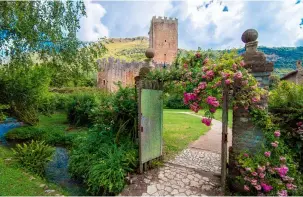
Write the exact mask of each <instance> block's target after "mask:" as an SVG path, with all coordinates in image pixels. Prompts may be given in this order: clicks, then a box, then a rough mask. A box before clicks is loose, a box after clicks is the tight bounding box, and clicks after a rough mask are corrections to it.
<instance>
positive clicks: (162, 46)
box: [148, 16, 178, 65]
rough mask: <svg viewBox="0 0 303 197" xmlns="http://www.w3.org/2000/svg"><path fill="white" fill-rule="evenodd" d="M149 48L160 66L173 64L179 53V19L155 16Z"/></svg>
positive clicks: (150, 33) (151, 27)
mask: <svg viewBox="0 0 303 197" xmlns="http://www.w3.org/2000/svg"><path fill="white" fill-rule="evenodd" d="M148 34H149V48H153V49H154V52H155V56H154V58H153V60H154V61H155V62H157V63H158V64H164V63H165V64H166V65H167V64H171V63H172V62H173V61H174V59H175V57H176V56H177V52H178V19H173V18H167V17H164V18H162V17H156V16H154V17H153V18H152V20H151V25H150V30H149V33H148Z"/></svg>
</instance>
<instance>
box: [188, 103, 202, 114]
mask: <svg viewBox="0 0 303 197" xmlns="http://www.w3.org/2000/svg"><path fill="white" fill-rule="evenodd" d="M190 109H191V110H192V111H194V112H196V113H198V111H199V110H200V106H199V104H198V103H196V102H194V103H193V104H190Z"/></svg>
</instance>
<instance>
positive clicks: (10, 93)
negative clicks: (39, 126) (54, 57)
mask: <svg viewBox="0 0 303 197" xmlns="http://www.w3.org/2000/svg"><path fill="white" fill-rule="evenodd" d="M49 83H50V74H49V72H48V69H46V68H44V67H39V66H33V67H30V68H24V67H20V68H19V67H18V68H14V69H13V68H12V69H9V68H2V69H1V70H0V95H1V97H0V103H1V104H6V105H9V106H10V109H9V112H10V115H12V116H15V117H16V118H17V119H19V120H20V121H23V122H25V123H28V124H31V125H34V124H36V123H37V122H38V110H39V108H41V107H42V106H43V103H44V102H45V100H46V98H47V97H48V96H49V92H48V87H49Z"/></svg>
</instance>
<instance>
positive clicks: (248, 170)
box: [236, 109, 303, 196]
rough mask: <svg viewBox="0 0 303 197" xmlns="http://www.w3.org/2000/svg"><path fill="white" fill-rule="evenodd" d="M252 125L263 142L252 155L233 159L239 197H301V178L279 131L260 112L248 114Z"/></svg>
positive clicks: (265, 113) (267, 117)
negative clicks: (258, 129)
mask: <svg viewBox="0 0 303 197" xmlns="http://www.w3.org/2000/svg"><path fill="white" fill-rule="evenodd" d="M250 113H251V115H252V118H253V121H254V124H255V125H256V126H258V127H259V128H262V130H263V134H264V138H265V141H264V142H263V144H262V146H260V148H259V150H256V151H254V152H253V153H249V152H243V153H242V154H240V155H239V156H238V158H237V161H238V162H237V163H236V165H237V168H238V171H239V173H240V175H239V176H238V177H237V181H239V182H238V185H240V186H242V187H243V188H242V189H243V193H242V195H249V196H253V195H260V196H288V195H302V192H303V191H302V189H301V188H302V178H301V177H302V175H301V174H300V172H299V171H298V165H297V164H296V163H295V162H294V161H293V158H292V154H291V152H290V151H289V149H288V148H287V146H286V144H285V143H284V141H283V139H282V138H283V136H282V134H281V131H280V130H279V129H278V128H277V127H276V125H275V124H274V123H273V122H272V121H271V119H270V116H269V115H268V114H267V112H265V111H264V110H260V109H255V110H253V111H251V112H250Z"/></svg>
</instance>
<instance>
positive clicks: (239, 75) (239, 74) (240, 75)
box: [234, 71, 243, 79]
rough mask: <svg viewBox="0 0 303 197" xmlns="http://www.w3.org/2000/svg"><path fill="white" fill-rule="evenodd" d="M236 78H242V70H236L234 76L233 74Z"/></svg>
mask: <svg viewBox="0 0 303 197" xmlns="http://www.w3.org/2000/svg"><path fill="white" fill-rule="evenodd" d="M234 77H235V78H236V79H242V77H243V74H242V72H241V71H238V72H237V73H236V74H235V76H234Z"/></svg>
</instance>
